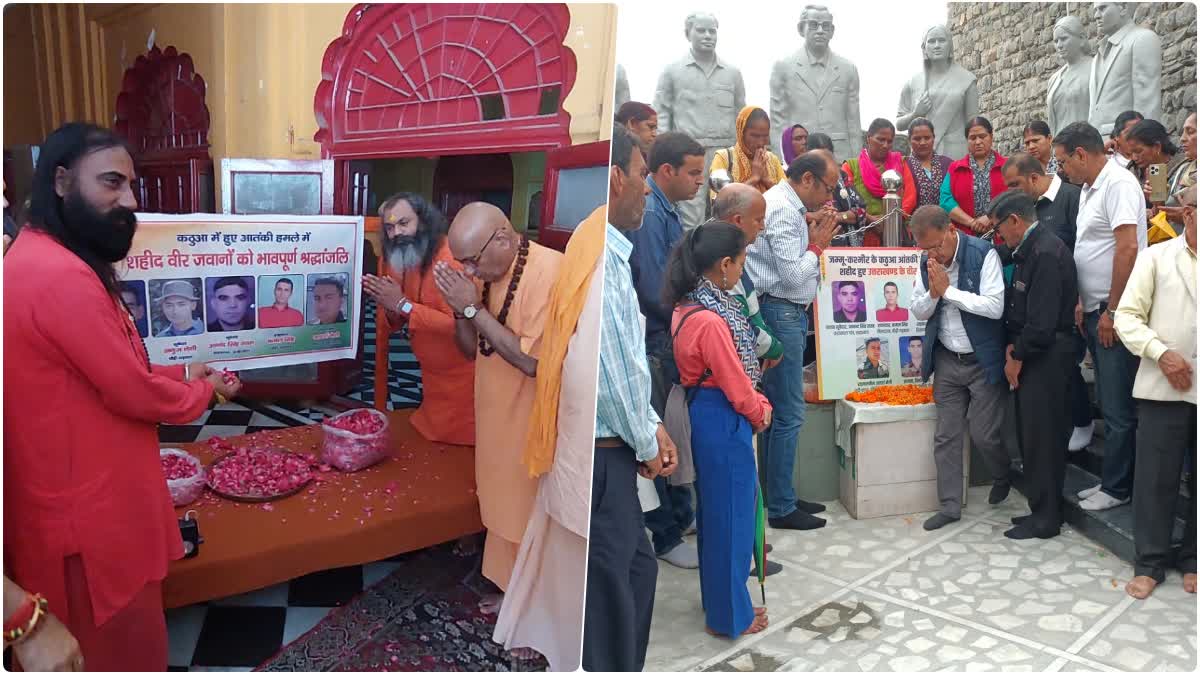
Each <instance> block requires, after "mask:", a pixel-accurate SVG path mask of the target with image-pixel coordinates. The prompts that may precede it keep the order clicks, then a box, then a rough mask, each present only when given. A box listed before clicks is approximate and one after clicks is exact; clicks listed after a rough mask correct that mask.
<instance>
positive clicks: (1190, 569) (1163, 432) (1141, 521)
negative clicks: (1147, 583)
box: [1133, 366, 1196, 584]
mask: <svg viewBox="0 0 1200 675" xmlns="http://www.w3.org/2000/svg"><path fill="white" fill-rule="evenodd" d="M1143 367H1144V366H1143ZM1137 403H1138V428H1137V448H1138V454H1137V460H1136V461H1137V466H1136V467H1135V468H1134V471H1133V546H1134V551H1135V552H1136V556H1137V559H1136V561H1135V562H1134V574H1135V575H1136V576H1145V577H1150V578H1152V579H1154V580H1155V581H1157V582H1158V583H1160V584H1161V583H1162V582H1163V581H1164V580H1166V577H1167V568H1168V567H1170V566H1171V533H1172V532H1173V531H1174V529H1175V516H1176V514H1178V513H1179V511H1180V510H1181V509H1182V510H1183V511H1185V514H1184V518H1185V522H1186V525H1185V527H1184V530H1183V549H1182V550H1180V552H1179V558H1178V560H1177V561H1176V562H1177V563H1178V567H1179V570H1180V571H1181V572H1183V573H1185V574H1186V573H1195V572H1196V509H1195V507H1194V506H1191V505H1189V504H1187V503H1186V502H1184V500H1182V499H1180V497H1179V479H1180V476H1181V475H1182V473H1183V466H1184V461H1185V459H1186V458H1187V457H1188V456H1191V457H1192V459H1193V462H1194V461H1195V457H1196V404H1195V403H1187V402H1186V401H1147V400H1144V399H1142V400H1138V402H1137ZM1188 483H1189V488H1190V492H1191V494H1192V495H1193V499H1194V498H1195V497H1194V495H1195V494H1196V475H1195V473H1192V474H1191V475H1190V476H1189V478H1188Z"/></svg>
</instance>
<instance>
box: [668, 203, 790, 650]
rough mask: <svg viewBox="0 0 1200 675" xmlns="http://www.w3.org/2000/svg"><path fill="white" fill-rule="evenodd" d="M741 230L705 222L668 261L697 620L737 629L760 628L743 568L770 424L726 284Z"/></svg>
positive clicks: (751, 348) (749, 344)
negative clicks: (689, 465)
mask: <svg viewBox="0 0 1200 675" xmlns="http://www.w3.org/2000/svg"><path fill="white" fill-rule="evenodd" d="M745 261H746V251H745V236H744V235H743V234H742V232H741V230H739V229H738V228H737V227H736V226H734V225H731V224H729V223H725V222H720V221H710V222H708V223H705V224H704V225H701V226H700V227H697V228H695V229H693V230H691V231H690V232H688V234H686V235H684V237H683V239H682V240H680V242H679V244H678V245H677V246H676V247H675V249H674V250H673V251H672V253H671V259H670V261H669V262H668V263H667V283H666V286H665V293H666V295H667V298H666V299H667V300H668V301H669V302H670V304H671V305H672V306H674V307H675V313H674V316H673V317H672V322H671V323H672V332H673V336H674V352H675V363H676V365H677V366H678V368H679V377H680V382H681V384H682V385H683V386H684V387H685V388H686V389H687V391H688V399H689V404H688V410H689V418H690V421H691V425H692V429H691V440H692V460H693V462H694V464H695V467H696V493H697V498H698V508H697V516H696V528H697V535H698V537H697V538H698V544H699V549H700V595H701V600H702V603H703V605H704V615H705V628H706V630H707V631H708V632H709V633H711V634H713V635H725V636H729V637H737V636H739V635H744V634H749V633H757V632H759V631H761V630H763V629H764V628H766V627H767V614H766V608H765V607H760V608H757V609H756V608H754V607H753V606H752V605H751V603H750V593H749V590H748V589H747V580H746V579H747V577H746V570H747V569H749V568H750V557H751V555H752V550H753V547H754V522H755V518H754V515H755V514H754V508H755V497H756V494H755V491H756V490H757V489H758V474H757V470H756V469H755V464H754V446H753V444H752V443H751V438H752V437H753V434H754V433H757V432H759V431H762V430H763V429H765V428H766V427H767V426H768V425H769V424H770V423H771V404H770V403H768V402H767V398H766V397H765V396H763V395H762V394H760V393H759V392H758V391H757V390H756V387H757V385H758V381H759V378H760V377H761V375H762V371H761V370H760V367H759V363H758V356H757V354H756V351H755V338H754V333H753V331H752V329H751V327H750V324H749V322H748V321H747V320H746V318H745V317H744V316H743V315H742V312H741V305H740V304H739V303H738V301H737V300H736V299H735V298H734V297H733V296H731V295H730V294H729V289H731V288H733V285H734V284H735V283H737V281H738V279H740V278H741V276H742V265H743V264H744V263H745Z"/></svg>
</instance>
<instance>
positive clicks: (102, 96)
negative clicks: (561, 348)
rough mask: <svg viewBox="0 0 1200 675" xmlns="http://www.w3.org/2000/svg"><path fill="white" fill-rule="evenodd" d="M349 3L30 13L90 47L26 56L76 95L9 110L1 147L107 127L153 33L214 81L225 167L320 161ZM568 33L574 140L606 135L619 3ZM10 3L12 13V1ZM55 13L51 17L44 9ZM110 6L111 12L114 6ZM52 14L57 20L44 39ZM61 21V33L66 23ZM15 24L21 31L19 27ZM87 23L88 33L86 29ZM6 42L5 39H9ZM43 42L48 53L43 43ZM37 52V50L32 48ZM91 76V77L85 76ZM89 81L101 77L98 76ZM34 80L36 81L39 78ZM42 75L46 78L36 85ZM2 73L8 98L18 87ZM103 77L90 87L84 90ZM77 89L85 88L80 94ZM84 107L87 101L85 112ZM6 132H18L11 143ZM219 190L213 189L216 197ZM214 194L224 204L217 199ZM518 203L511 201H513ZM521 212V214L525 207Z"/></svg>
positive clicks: (591, 11) (14, 54)
mask: <svg viewBox="0 0 1200 675" xmlns="http://www.w3.org/2000/svg"><path fill="white" fill-rule="evenodd" d="M353 6H354V5H353V4H351V3H330V4H295V5H288V4H144V5H105V6H103V7H107V8H108V9H104V10H101V9H93V8H95V7H101V6H99V5H92V6H91V7H85V6H84V5H81V4H67V5H34V6H33V11H32V13H33V15H34V18H33V20H25V23H26V24H31V27H32V29H33V31H34V34H35V37H36V36H37V35H38V34H39V32H41V33H43V34H49V35H51V36H52V37H55V36H57V37H61V36H68V37H69V36H71V35H83V36H84V37H86V38H88V40H87V42H86V43H85V44H86V46H87V47H86V49H83V50H78V49H77V48H76V45H77V44H79V40H78V39H73V40H69V41H67V40H55V41H54V42H53V43H52V44H53V45H54V46H55V49H54V50H51V49H43V50H41V52H40V54H41V55H40V56H38V54H35V56H37V58H36V59H32V60H33V61H37V62H38V63H32V64H31V63H29V62H30V61H31V59H30V58H29V57H28V56H25V57H24V58H25V63H26V72H29V70H28V66H29V65H33V66H35V67H36V66H37V65H39V64H40V66H41V67H42V68H43V69H48V70H50V71H51V72H54V73H58V72H60V71H62V69H63V65H64V64H66V65H67V66H69V68H68V70H69V72H70V73H71V74H73V75H74V77H73V78H72V79H71V80H70V82H71V83H72V87H65V84H66V79H65V78H64V77H62V76H61V75H60V76H58V77H57V79H56V80H53V81H57V82H59V83H60V86H59V87H58V88H57V92H56V91H55V89H56V88H55V87H49V89H50V90H51V91H48V92H47V94H55V93H56V95H57V96H58V97H59V98H61V99H65V98H67V97H68V94H67V92H68V91H70V92H71V93H70V96H69V98H70V99H71V100H73V101H76V103H75V105H74V107H73V108H68V107H67V106H66V101H60V102H59V105H57V106H54V107H51V106H50V105H48V104H40V105H38V108H39V110H40V115H38V116H37V120H38V122H39V123H40V124H34V123H33V118H32V117H30V116H29V115H27V114H22V115H23V116H22V115H18V114H17V113H15V112H14V113H10V112H9V109H10V108H11V107H12V106H11V101H12V100H13V99H11V98H10V99H9V102H10V104H9V105H6V106H5V127H6V132H5V138H4V142H5V144H6V145H9V144H14V143H37V142H39V141H40V140H41V138H42V136H43V135H44V134H45V133H47V132H48V131H49V130H51V129H53V128H55V127H57V126H58V125H60V124H62V123H63V122H65V121H68V120H70V119H78V118H79V117H80V116H81V115H83V114H87V113H90V116H91V118H92V119H98V120H102V121H103V123H105V124H111V122H112V115H113V112H114V111H115V106H116V98H117V95H118V94H119V93H120V83H121V76H122V74H123V73H124V71H125V69H126V68H127V67H128V66H130V65H132V63H133V61H134V59H135V58H136V57H137V56H138V55H139V54H144V53H145V52H146V41H147V37H148V36H149V34H150V31H151V30H152V29H153V30H154V31H155V42H156V43H157V44H158V45H159V46H160V47H162V48H166V47H167V46H169V45H173V46H175V47H176V48H177V49H179V50H180V51H182V52H186V53H188V54H190V55H191V56H192V60H193V62H194V64H195V66H196V71H197V72H198V73H199V74H200V75H201V76H202V77H203V78H204V80H205V82H206V83H207V84H208V94H207V102H208V107H209V112H210V114H211V119H212V126H211V130H210V133H209V141H210V143H211V144H212V150H211V154H212V157H213V160H214V162H216V163H217V164H218V165H219V163H220V159H221V158H223V157H253V158H277V159H316V158H319V157H320V147H319V146H318V145H317V144H315V143H314V142H313V140H312V138H313V134H314V133H315V132H316V130H317V124H316V118H315V115H314V112H313V95H314V93H315V92H316V88H317V84H318V83H319V82H320V79H321V60H322V58H323V57H324V54H325V49H326V47H327V46H328V45H329V43H330V42H332V41H333V40H334V39H335V38H336V37H338V35H339V34H340V33H341V29H342V23H343V22H344V21H345V18H346V14H347V13H348V12H349V11H350V9H351V8H352V7H353ZM568 6H569V8H570V11H571V26H570V29H569V30H568V34H567V38H566V41H565V42H566V44H567V46H569V47H570V48H571V49H572V50H573V51H574V52H575V57H576V60H577V63H578V67H577V75H576V79H575V85H574V87H573V88H572V90H571V93H570V95H569V96H568V97H567V99H566V101H565V102H564V103H563V107H564V109H565V110H566V111H567V112H569V113H570V114H571V139H572V142H573V143H586V142H591V141H596V140H604V139H607V138H608V137H609V135H610V132H611V126H610V125H609V124H607V123H603V122H604V121H607V120H610V119H612V115H613V110H612V96H613V91H612V90H613V79H614V77H615V72H616V65H615V56H614V55H615V46H616V8H615V7H614V6H613V5H600V4H569V5H568ZM10 7H11V5H10ZM47 7H50V8H51V10H50V11H46V10H45V8H47ZM113 8H115V9H113ZM9 13H10V10H9V9H8V8H6V10H5V14H4V16H5V32H6V33H8V31H9V26H8V24H9ZM40 14H45V15H46V16H47V17H48V19H49V20H50V22H49V23H48V24H46V26H49V33H45V27H44V26H42V23H43V22H40V21H39V20H38V17H39V16H40ZM60 15H61V16H62V17H64V18H63V20H62V22H61V23H62V25H61V26H60V25H59V23H57V22H58V17H59V16H60ZM16 18H21V17H15V18H14V25H16V23H17V22H16V21H15V19H16ZM79 26H83V28H82V29H81V28H79ZM6 37H7V35H6ZM11 42H12V44H10V40H7V39H6V40H5V44H4V55H5V61H6V67H5V71H6V75H7V73H8V72H9V67H8V61H9V59H14V63H20V62H21V58H22V55H21V53H20V51H19V50H23V49H26V48H27V44H26V45H25V46H24V47H22V46H19V45H20V44H22V43H21V42H20V41H19V40H15V41H11ZM43 46H45V45H44V44H43ZM36 51H37V50H35V52H36ZM85 75H86V76H85ZM93 75H94V77H93ZM32 79H33V78H30V80H31V81H32ZM41 79H46V78H41ZM8 80H9V78H8V77H7V76H6V77H5V94H6V98H8V95H9V94H10V92H13V89H12V88H10V84H9V82H8ZM94 80H95V81H98V84H96V85H90V86H91V88H90V89H89V90H87V91H83V90H82V89H80V88H81V87H82V86H84V83H86V82H92V81H94ZM76 90H79V91H78V93H76ZM84 101H91V103H90V108H88V107H85V105H84ZM10 121H11V124H12V127H11V129H12V130H13V131H16V132H17V134H18V135H12V136H10V133H9V130H10ZM219 189H220V185H219V181H218V191H219ZM220 199H221V197H220V195H219V194H218V195H217V203H220ZM515 200H516V195H514V204H515ZM522 208H525V207H522Z"/></svg>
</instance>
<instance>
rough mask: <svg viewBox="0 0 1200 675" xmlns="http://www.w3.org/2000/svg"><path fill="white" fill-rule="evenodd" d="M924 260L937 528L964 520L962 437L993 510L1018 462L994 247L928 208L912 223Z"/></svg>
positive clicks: (920, 299) (921, 295)
mask: <svg viewBox="0 0 1200 675" xmlns="http://www.w3.org/2000/svg"><path fill="white" fill-rule="evenodd" d="M910 227H911V229H912V233H913V236H914V237H915V238H916V241H917V245H918V246H920V247H921V249H922V250H924V251H925V254H924V255H922V256H921V274H920V276H919V277H917V279H916V280H915V281H914V282H913V293H912V304H911V305H910V307H909V309H910V310H911V311H912V314H913V316H914V317H915V318H917V319H918V320H920V321H924V322H926V323H925V339H924V340H923V341H922V352H923V354H922V359H921V379H922V380H923V381H926V382H928V381H929V376H930V375H932V374H933V373H934V371H935V370H936V371H937V377H936V378H934V381H933V399H934V401H935V402H936V404H937V415H938V419H937V432H936V435H935V436H934V441H933V442H934V446H933V461H934V464H935V465H936V466H937V490H938V501H939V502H940V503H941V506H940V508H939V510H938V512H937V513H935V514H934V515H933V516H932V517H930V518H929V519H928V520H926V521H925V529H926V530H930V531H932V530H936V529H939V528H942V527H945V526H946V525H949V524H950V523H953V522H955V521H957V520H959V519H960V518H961V517H962V502H963V433H966V432H969V433H970V434H971V444H972V445H973V446H974V447H976V448H979V451H980V453H981V454H982V455H983V458H984V461H985V462H986V464H987V465H988V469H989V470H990V471H991V473H992V477H993V479H994V482H993V484H992V491H991V494H989V495H988V503H989V504H999V503H1000V502H1002V501H1004V500H1005V499H1007V498H1008V493H1009V490H1010V489H1011V488H1012V482H1011V481H1012V477H1011V474H1010V466H1011V464H1012V460H1011V459H1010V458H1009V456H1008V451H1007V449H1005V447H1004V441H1003V438H1002V436H1001V434H1000V427H1001V425H1002V424H1003V422H1004V397H1005V395H1006V394H1007V391H1006V389H1005V386H1004V346H1005V337H1004V324H1003V322H1002V321H1001V318H1002V317H1003V316H1004V275H1003V273H1002V272H1001V267H1000V256H999V255H998V254H997V253H996V251H995V249H994V248H992V246H991V244H989V243H988V242H986V241H984V240H982V239H979V238H978V237H971V236H968V235H966V234H963V233H961V232H959V231H958V230H957V229H956V228H953V227H951V226H950V216H949V215H947V214H946V212H945V211H943V210H942V209H941V207H939V206H937V205H934V204H929V205H926V206H922V207H921V208H919V209H917V210H916V212H915V213H914V214H913V217H912V221H911V222H910Z"/></svg>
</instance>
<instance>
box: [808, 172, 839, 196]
mask: <svg viewBox="0 0 1200 675" xmlns="http://www.w3.org/2000/svg"><path fill="white" fill-rule="evenodd" d="M813 177H814V178H816V176H813ZM817 182H818V183H820V184H821V187H823V188H825V191H826V192H827V193H829V196H830V197H832V196H833V195H834V194H835V193H836V192H837V189H838V186H837V183H834V184H833V185H832V186H831V185H830V184H829V183H826V182H825V179H824V178H817Z"/></svg>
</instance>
